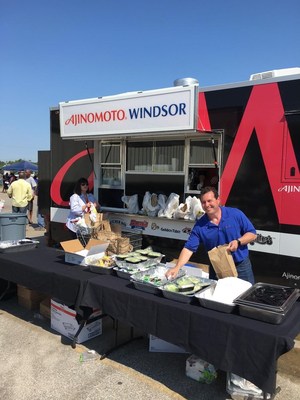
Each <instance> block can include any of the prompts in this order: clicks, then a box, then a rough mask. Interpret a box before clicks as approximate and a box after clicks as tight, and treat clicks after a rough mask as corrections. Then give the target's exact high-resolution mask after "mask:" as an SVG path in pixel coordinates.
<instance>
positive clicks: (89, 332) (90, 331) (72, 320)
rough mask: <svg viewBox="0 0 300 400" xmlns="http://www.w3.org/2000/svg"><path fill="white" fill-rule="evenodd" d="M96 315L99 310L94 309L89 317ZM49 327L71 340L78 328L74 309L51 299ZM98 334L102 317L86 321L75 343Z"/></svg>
mask: <svg viewBox="0 0 300 400" xmlns="http://www.w3.org/2000/svg"><path fill="white" fill-rule="evenodd" d="M98 315H101V311H100V310H96V311H94V313H93V314H92V315H91V317H90V318H94V317H96V316H98ZM51 328H52V329H54V330H55V331H57V332H59V333H61V334H62V335H64V336H66V337H68V338H69V339H72V340H73V339H74V336H75V334H76V332H77V331H78V329H79V324H78V322H77V320H76V311H75V310H73V309H72V308H70V307H68V306H66V305H64V304H62V303H59V302H57V301H55V300H53V299H51ZM99 335H102V319H97V320H95V321H93V322H90V323H89V322H87V323H86V325H85V326H84V327H83V329H82V330H81V332H80V334H79V335H78V337H77V340H76V343H83V342H86V341H87V340H89V339H92V338H94V337H96V336H99Z"/></svg>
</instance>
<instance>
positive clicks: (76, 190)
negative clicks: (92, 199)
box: [74, 178, 89, 196]
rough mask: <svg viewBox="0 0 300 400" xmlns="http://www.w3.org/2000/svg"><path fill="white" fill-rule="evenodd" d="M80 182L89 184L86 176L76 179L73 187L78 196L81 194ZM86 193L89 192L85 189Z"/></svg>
mask: <svg viewBox="0 0 300 400" xmlns="http://www.w3.org/2000/svg"><path fill="white" fill-rule="evenodd" d="M82 183H86V184H87V185H88V184H89V183H88V180H87V179H86V178H80V179H78V181H77V182H76V184H75V187H74V193H76V194H78V195H79V196H80V195H81V184H82ZM87 193H89V190H87Z"/></svg>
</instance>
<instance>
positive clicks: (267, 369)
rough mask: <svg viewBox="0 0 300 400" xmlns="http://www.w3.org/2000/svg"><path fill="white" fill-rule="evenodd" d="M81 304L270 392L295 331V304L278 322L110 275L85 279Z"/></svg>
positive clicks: (298, 319)
mask: <svg viewBox="0 0 300 400" xmlns="http://www.w3.org/2000/svg"><path fill="white" fill-rule="evenodd" d="M81 304H82V305H85V306H87V305H89V306H93V307H99V306H101V307H102V310H103V312H105V313H107V314H109V315H111V316H112V317H114V318H117V319H119V320H122V321H125V322H127V323H129V324H131V325H132V326H134V327H136V328H139V329H141V330H143V331H144V332H147V333H151V334H153V335H155V336H158V337H160V338H161V339H164V340H166V341H169V342H171V343H174V344H176V345H178V346H181V347H183V348H185V349H186V350H187V351H190V352H192V353H194V354H197V355H198V356H199V357H201V358H203V359H204V360H206V361H208V362H210V363H212V364H213V365H214V366H215V367H216V368H218V369H221V370H224V371H230V372H233V373H235V374H237V375H240V376H242V377H244V378H246V379H248V380H250V381H251V382H253V383H254V384H255V385H257V386H258V387H260V388H261V389H262V390H264V391H265V392H268V393H274V391H275V384H276V364H277V359H278V357H279V356H280V355H281V354H284V353H286V352H287V351H289V350H290V349H292V348H293V346H294V338H295V337H296V336H297V334H298V333H299V332H300V303H298V302H297V303H296V304H295V305H294V307H293V309H292V310H291V311H290V313H289V314H287V316H286V318H285V320H284V321H283V322H282V323H281V324H280V325H272V324H269V323H265V322H261V321H256V320H252V319H248V318H245V317H241V316H239V315H235V314H225V313H222V312H218V311H213V310H209V309H205V308H203V307H200V306H199V305H198V304H197V303H194V304H183V303H179V302H176V301H172V300H168V299H165V298H163V297H160V296H157V295H154V294H149V293H145V292H142V291H139V290H137V289H135V288H134V287H133V285H132V283H130V282H129V281H127V280H125V279H120V278H118V277H115V276H105V277H101V278H100V277H96V278H94V279H92V280H89V281H88V283H87V286H86V289H85V292H84V295H83V298H82V301H81Z"/></svg>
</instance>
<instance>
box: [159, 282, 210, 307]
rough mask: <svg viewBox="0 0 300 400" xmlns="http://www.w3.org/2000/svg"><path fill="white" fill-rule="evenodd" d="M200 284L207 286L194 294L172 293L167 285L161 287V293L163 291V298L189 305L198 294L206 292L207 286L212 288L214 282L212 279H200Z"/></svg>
mask: <svg viewBox="0 0 300 400" xmlns="http://www.w3.org/2000/svg"><path fill="white" fill-rule="evenodd" d="M199 282H200V283H203V284H204V285H205V286H203V287H202V288H201V289H199V290H198V291H197V292H193V293H189V292H187V293H184V292H183V293H182V292H181V293H180V292H172V291H170V290H167V289H165V285H164V286H163V287H161V291H162V294H163V296H164V297H165V298H166V299H170V300H175V301H179V302H180V303H187V304H188V303H191V301H192V300H193V298H194V297H195V296H196V295H197V294H199V293H201V292H202V291H203V290H206V288H207V286H210V285H211V284H212V283H213V281H212V280H211V279H206V278H200V277H199ZM175 283H176V280H175Z"/></svg>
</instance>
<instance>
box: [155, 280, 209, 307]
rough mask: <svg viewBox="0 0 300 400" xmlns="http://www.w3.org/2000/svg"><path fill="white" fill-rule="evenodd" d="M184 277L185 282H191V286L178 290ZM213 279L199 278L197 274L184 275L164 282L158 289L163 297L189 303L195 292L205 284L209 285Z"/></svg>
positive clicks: (200, 289)
mask: <svg viewBox="0 0 300 400" xmlns="http://www.w3.org/2000/svg"><path fill="white" fill-rule="evenodd" d="M182 279H185V280H186V281H187V283H188V282H189V281H190V282H191V288H190V290H189V288H188V287H187V288H186V289H187V290H183V291H182V290H180V282H181V281H182ZM213 282H214V281H213V280H211V279H206V278H201V277H198V276H188V275H185V276H184V277H182V278H177V279H175V280H174V281H172V282H169V283H166V284H165V285H163V286H162V287H161V288H160V289H161V291H162V294H163V296H164V297H166V298H167V299H170V300H175V301H179V302H181V303H190V302H191V301H192V299H193V297H194V296H195V295H196V293H199V292H201V291H202V290H203V289H204V288H206V287H207V286H210V285H211V284H212V283H213Z"/></svg>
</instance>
